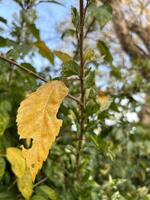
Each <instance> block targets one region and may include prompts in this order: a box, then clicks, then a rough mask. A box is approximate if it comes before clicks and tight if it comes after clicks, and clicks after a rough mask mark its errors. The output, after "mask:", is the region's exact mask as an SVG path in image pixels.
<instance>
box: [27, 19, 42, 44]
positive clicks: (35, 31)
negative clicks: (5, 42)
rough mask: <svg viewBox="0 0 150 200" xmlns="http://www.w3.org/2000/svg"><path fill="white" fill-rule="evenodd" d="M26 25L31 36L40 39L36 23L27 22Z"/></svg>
mask: <svg viewBox="0 0 150 200" xmlns="http://www.w3.org/2000/svg"><path fill="white" fill-rule="evenodd" d="M27 26H28V28H29V30H30V31H31V33H32V34H33V36H34V37H35V38H36V39H37V40H40V32H39V29H38V28H37V27H36V25H35V24H29V23H27Z"/></svg>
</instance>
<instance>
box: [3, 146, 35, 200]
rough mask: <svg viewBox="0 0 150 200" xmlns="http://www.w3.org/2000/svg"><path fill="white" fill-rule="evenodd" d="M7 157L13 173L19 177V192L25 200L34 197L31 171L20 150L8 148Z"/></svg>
mask: <svg viewBox="0 0 150 200" xmlns="http://www.w3.org/2000/svg"><path fill="white" fill-rule="evenodd" d="M6 156H7V159H8V161H9V162H10V163H11V167H12V171H13V172H14V174H15V175H16V177H17V185H18V189H19V191H20V192H21V193H22V195H23V197H24V198H25V199H27V200H28V199H29V198H30V196H31V195H32V190H33V184H32V177H31V173H30V170H29V169H28V168H27V166H26V161H25V158H24V156H23V153H22V151H21V150H20V149H18V148H15V147H9V148H7V152H6Z"/></svg>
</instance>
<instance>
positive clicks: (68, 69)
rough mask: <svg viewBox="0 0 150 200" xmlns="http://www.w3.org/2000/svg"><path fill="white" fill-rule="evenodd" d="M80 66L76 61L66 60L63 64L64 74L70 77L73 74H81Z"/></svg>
mask: <svg viewBox="0 0 150 200" xmlns="http://www.w3.org/2000/svg"><path fill="white" fill-rule="evenodd" d="M79 70H80V67H79V65H78V64H77V63H76V62H74V61H69V62H65V63H63V64H62V76H63V77H69V76H72V75H79Z"/></svg>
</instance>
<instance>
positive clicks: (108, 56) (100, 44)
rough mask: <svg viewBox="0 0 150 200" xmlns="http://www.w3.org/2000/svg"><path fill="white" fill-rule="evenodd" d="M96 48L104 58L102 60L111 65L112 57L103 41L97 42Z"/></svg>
mask: <svg viewBox="0 0 150 200" xmlns="http://www.w3.org/2000/svg"><path fill="white" fill-rule="evenodd" d="M97 48H98V50H99V51H100V53H101V55H102V56H104V60H105V61H106V62H108V63H112V61H113V57H112V55H111V53H110V51H109V48H108V47H107V45H106V44H105V42H104V41H102V40H99V41H98V43H97Z"/></svg>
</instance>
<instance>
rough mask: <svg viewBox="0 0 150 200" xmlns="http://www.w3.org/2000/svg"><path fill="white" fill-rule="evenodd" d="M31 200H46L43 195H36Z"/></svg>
mask: <svg viewBox="0 0 150 200" xmlns="http://www.w3.org/2000/svg"><path fill="white" fill-rule="evenodd" d="M31 200H46V199H45V198H44V197H43V196H41V195H34V196H33V197H32V198H31Z"/></svg>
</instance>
